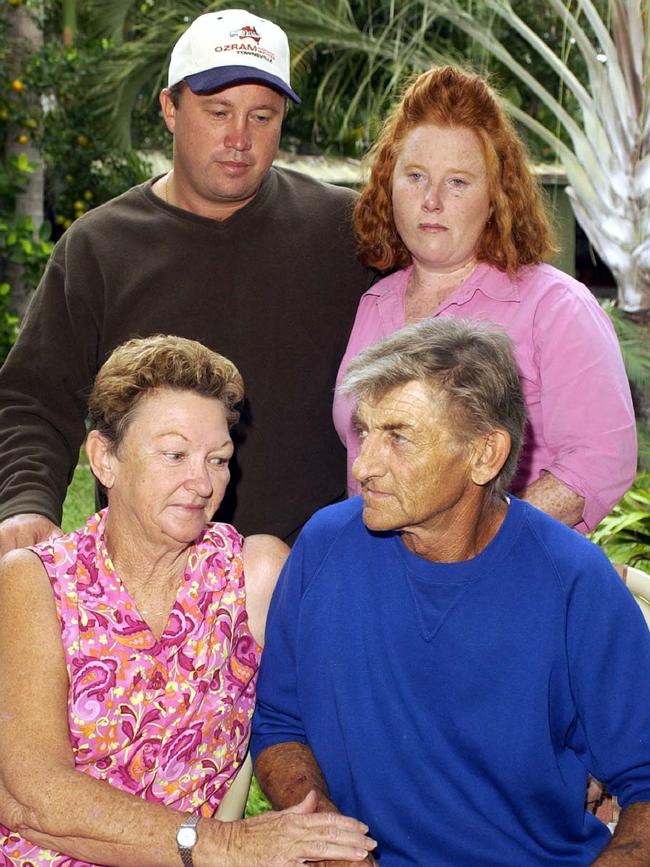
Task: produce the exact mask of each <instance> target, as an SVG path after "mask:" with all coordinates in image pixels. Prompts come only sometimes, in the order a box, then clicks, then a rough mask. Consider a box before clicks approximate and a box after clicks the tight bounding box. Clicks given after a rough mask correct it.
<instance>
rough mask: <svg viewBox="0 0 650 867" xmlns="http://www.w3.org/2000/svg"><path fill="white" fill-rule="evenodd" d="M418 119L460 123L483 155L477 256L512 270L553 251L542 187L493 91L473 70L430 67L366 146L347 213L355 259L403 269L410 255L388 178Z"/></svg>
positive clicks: (440, 123)
mask: <svg viewBox="0 0 650 867" xmlns="http://www.w3.org/2000/svg"><path fill="white" fill-rule="evenodd" d="M422 124H436V125H437V126H445V127H466V128H469V129H472V130H474V132H475V133H476V134H477V135H478V137H479V139H480V141H481V144H482V147H483V153H484V156H485V161H486V164H487V171H488V183H489V190H490V204H491V205H492V218H491V219H490V220H489V222H488V223H487V224H486V226H485V228H484V230H483V234H482V235H481V238H480V239H479V244H478V249H477V258H478V259H479V260H480V261H483V262H488V263H489V264H490V265H494V266H495V267H496V268H499V269H500V270H501V271H507V272H508V273H511V274H512V273H514V272H515V271H517V269H518V268H520V267H521V266H522V265H531V264H537V263H539V262H541V261H542V260H544V259H545V258H546V257H548V256H549V255H550V254H551V253H553V252H555V249H556V247H555V240H554V235H553V230H552V228H551V224H550V220H549V217H548V214H547V211H546V207H545V205H544V201H543V195H542V191H541V189H540V187H539V185H538V183H537V181H536V179H535V178H534V176H533V175H532V173H531V171H530V169H529V168H528V165H527V154H526V149H525V147H524V145H523V143H522V141H521V139H520V138H519V136H518V135H517V133H516V132H515V130H514V128H513V126H512V124H511V123H510V121H509V119H508V118H507V116H506V114H505V112H504V110H503V108H502V107H501V105H500V103H499V101H498V99H497V96H496V94H495V93H494V91H493V90H492V89H491V88H490V87H489V86H488V84H487V82H486V81H485V80H484V79H483V78H481V76H479V75H474V74H472V73H468V72H465V71H464V70H462V69H458V68H456V67H453V66H443V67H440V68H436V69H430V70H429V71H428V72H424V73H422V74H421V75H419V76H418V77H417V78H416V79H415V81H413V82H412V83H411V84H410V85H409V86H408V87H407V89H406V91H405V92H404V96H403V98H402V101H401V102H400V104H399V105H398V106H397V108H396V109H395V110H394V111H393V112H392V113H391V115H390V116H389V117H388V119H387V121H386V123H385V124H384V127H383V129H382V131H381V133H380V135H379V138H378V139H377V142H376V143H375V145H374V147H373V148H372V150H371V151H370V157H371V174H370V178H369V180H368V183H367V184H366V185H365V187H364V189H363V190H362V192H361V196H360V198H359V200H358V202H357V204H356V207H355V210H354V225H355V231H356V233H357V240H358V251H359V257H360V259H361V261H362V262H363V263H364V265H369V266H371V267H374V268H377V269H378V270H380V271H388V270H392V269H394V268H404V267H406V266H407V265H409V264H410V262H411V254H410V253H409V251H408V250H407V248H406V247H405V245H404V243H403V241H402V239H401V238H400V236H399V235H398V234H397V229H396V228H395V222H394V220H393V207H392V191H391V188H392V180H393V172H394V170H395V163H396V161H397V158H398V156H399V154H400V150H401V147H402V144H403V142H404V139H405V137H406V136H407V135H408V133H409V132H411V130H413V129H415V127H418V126H421V125H422Z"/></svg>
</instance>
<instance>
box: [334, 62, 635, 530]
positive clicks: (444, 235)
mask: <svg viewBox="0 0 650 867" xmlns="http://www.w3.org/2000/svg"><path fill="white" fill-rule="evenodd" d="M355 225H356V231H357V236H358V241H359V253H360V258H361V260H362V262H363V263H364V264H366V265H370V266H373V267H375V268H377V269H379V270H380V271H386V272H390V271H394V273H391V274H390V276H388V277H385V278H384V279H383V280H381V281H380V282H378V283H376V284H375V285H374V286H373V287H372V288H371V289H370V290H369V291H368V292H366V293H365V295H364V296H363V297H362V298H361V301H360V304H359V310H358V312H357V318H356V321H355V324H354V328H353V330H352V334H351V336H350V340H349V343H348V348H347V351H346V354H345V356H344V358H343V361H342V364H341V369H340V372H339V379H340V378H341V377H342V375H343V373H344V372H345V370H346V369H347V366H348V364H349V362H350V360H351V359H352V358H353V357H354V356H355V355H357V354H358V353H359V352H360V351H361V350H362V349H364V348H365V347H366V346H368V345H370V344H371V343H374V342H376V341H377V340H380V339H381V338H382V337H385V336H386V335H388V334H390V333H391V332H393V331H396V330H397V329H398V328H401V327H402V326H403V325H405V324H407V323H410V322H415V321H417V320H419V319H423V318H426V317H430V316H462V317H464V318H477V319H482V320H489V321H491V322H494V323H497V324H500V325H501V326H502V327H503V328H505V330H506V331H507V332H508V334H509V335H510V337H511V338H512V340H513V342H514V344H515V349H516V355H517V363H518V367H519V372H520V377H521V381H522V385H523V390H524V396H525V398H526V404H527V408H528V416H529V425H528V432H527V437H526V443H525V446H524V451H523V454H522V459H521V460H520V463H519V468H518V473H517V477H516V479H515V482H514V485H513V488H512V490H513V491H514V492H515V493H517V494H518V495H519V496H521V497H523V498H524V499H526V500H528V501H529V502H531V503H533V504H534V505H536V506H538V507H539V508H541V509H543V510H544V511H546V512H548V513H550V514H552V515H554V516H555V517H556V518H558V519H559V520H561V521H563V522H564V523H566V524H568V525H570V526H575V527H576V529H578V530H580V531H582V532H586V531H587V530H591V529H593V527H594V526H595V525H596V524H597V523H598V522H599V521H600V519H601V518H602V517H603V516H604V515H605V514H607V512H608V511H609V510H610V509H611V507H612V506H613V505H614V503H616V501H617V500H618V499H619V498H620V497H621V496H622V494H623V493H624V492H625V490H626V489H627V488H628V487H629V485H630V483H631V481H632V479H633V478H634V473H635V470H636V435H635V425H634V410H633V407H632V401H631V397H630V390H629V386H628V382H627V378H626V375H625V370H624V367H623V361H622V357H621V352H620V349H619V346H618V342H617V340H616V336H615V334H614V331H613V329H612V327H611V324H610V322H609V319H608V317H607V316H606V314H605V313H603V311H602V310H601V308H600V307H599V305H598V303H597V302H596V301H595V299H594V298H593V296H592V295H591V293H590V292H589V290H588V289H587V288H586V287H585V286H584V285H583V284H581V283H578V282H577V281H576V280H574V279H572V278H571V277H569V276H567V275H566V274H564V273H563V272H561V271H558V270H557V269H556V268H553V267H551V266H550V265H546V264H543V262H544V259H545V258H546V257H548V256H549V254H551V253H552V252H553V250H554V241H553V237H552V230H551V228H550V225H549V220H548V217H547V215H546V212H545V209H544V204H543V201H542V197H541V194H540V190H539V188H538V186H537V183H536V181H535V179H534V177H533V176H532V174H531V172H530V170H529V168H528V166H527V164H526V152H525V148H524V146H523V144H522V142H521V141H520V139H519V138H518V136H517V134H516V133H515V131H514V129H513V127H512V125H511V124H510V122H509V120H508V119H507V117H506V115H505V113H504V111H503V109H502V107H501V105H500V104H499V101H498V99H497V97H496V95H495V93H494V92H493V91H492V89H491V88H490V87H489V86H488V85H487V84H486V82H485V81H484V80H483V79H482V78H481V77H480V76H478V75H473V74H469V73H466V72H464V71H462V70H460V69H457V68H454V67H451V66H446V67H443V68H439V69H432V70H430V71H428V72H425V73H423V74H422V75H420V76H419V77H418V78H417V79H416V80H415V81H414V82H413V83H412V84H411V85H410V86H409V87H408V88H407V90H406V92H405V94H404V97H403V99H402V101H401V103H400V104H399V105H398V107H397V108H396V109H395V111H394V112H393V113H392V115H391V116H390V117H389V118H388V120H387V122H386V124H385V126H384V128H383V131H382V132H381V134H380V137H379V140H378V141H377V143H376V145H375V147H374V149H373V161H372V170H371V176H370V179H369V181H368V183H367V185H366V187H365V188H364V190H363V191H362V194H361V197H360V199H359V202H358V204H357V206H356V212H355ZM395 269H399V270H396V271H395ZM334 420H335V424H336V427H337V430H338V432H339V435H340V436H341V439H342V440H343V443H344V444H345V445H346V447H347V449H348V467H349V468H350V467H351V466H352V463H353V462H354V460H355V458H356V455H357V454H358V441H357V434H356V432H355V430H354V424H353V419H352V407H351V406H350V405H349V404H348V403H347V402H346V401H345V400H344V399H343V398H342V397H341V396H340V395H337V397H336V398H335V404H334ZM348 477H349V488H350V492H351V493H356V492H357V491H358V487H357V486H356V483H355V482H354V479H353V478H352V476H351V474H350V473H348Z"/></svg>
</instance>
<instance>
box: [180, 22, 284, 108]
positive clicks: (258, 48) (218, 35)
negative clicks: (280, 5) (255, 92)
mask: <svg viewBox="0 0 650 867" xmlns="http://www.w3.org/2000/svg"><path fill="white" fill-rule="evenodd" d="M179 81H185V82H187V85H188V87H189V88H190V90H191V91H192V92H193V93H209V92H210V91H213V90H218V89H219V88H221V87H229V86H230V85H232V84H241V83H244V82H247V81H254V82H259V83H260V84H266V85H267V86H268V87H273V88H274V89H275V90H279V91H280V92H281V93H284V94H285V95H286V96H288V97H289V99H291V100H293V102H296V103H299V102H300V98H299V97H298V96H297V95H296V94H295V93H294V91H293V90H292V89H291V84H290V80H289V40H288V39H287V34H286V33H285V32H284V30H282V29H281V28H280V27H278V25H277V24H274V23H273V22H272V21H267V20H266V19H265V18H258V16H257V15H253V14H252V13H251V12H246V11H244V10H243V9H222V10H221V11H219V12H207V13H206V14H205V15H199V17H198V18H197V19H196V20H194V21H193V22H192V23H191V24H190V26H189V27H188V28H187V30H186V31H185V33H183V35H182V36H181V37H180V39H179V40H178V42H177V43H176V45H175V46H174V49H173V51H172V56H171V59H170V61H169V78H168V84H167V86H168V87H172V86H173V85H174V84H178V82H179Z"/></svg>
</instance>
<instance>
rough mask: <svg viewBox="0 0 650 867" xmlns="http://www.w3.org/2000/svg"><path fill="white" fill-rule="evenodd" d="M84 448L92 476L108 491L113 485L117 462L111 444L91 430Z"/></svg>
mask: <svg viewBox="0 0 650 867" xmlns="http://www.w3.org/2000/svg"><path fill="white" fill-rule="evenodd" d="M85 448H86V454H87V455H88V463H89V464H90V469H91V470H92V472H93V475H94V476H95V478H96V479H97V480H98V481H99V482H100V483H101V484H102V485H103V486H104V488H106V490H107V491H108V490H110V488H112V487H113V484H114V483H115V462H116V461H117V458H116V456H115V452H114V451H113V449H112V448H111V443H110V442H109V441H108V440H107V439H106V437H105V436H103V435H102V434H100V433H99V432H98V431H96V430H91V431H90V433H89V434H88V436H87V437H86V445H85Z"/></svg>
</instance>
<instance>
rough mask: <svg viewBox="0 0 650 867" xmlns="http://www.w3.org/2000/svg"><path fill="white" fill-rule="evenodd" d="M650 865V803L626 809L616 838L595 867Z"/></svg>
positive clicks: (622, 814)
mask: <svg viewBox="0 0 650 867" xmlns="http://www.w3.org/2000/svg"><path fill="white" fill-rule="evenodd" d="M648 864H650V802H647V801H640V802H638V803H636V804H632V805H631V806H630V807H626V808H625V809H624V810H623V812H622V813H621V816H620V818H619V820H618V824H617V826H616V830H615V832H614V836H613V837H612V839H611V841H610V842H609V843H608V844H607V846H606V847H605V848H604V849H603V851H602V853H601V854H600V856H599V857H598V858H596V860H595V861H594V867H647V865H648Z"/></svg>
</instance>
